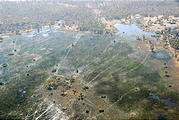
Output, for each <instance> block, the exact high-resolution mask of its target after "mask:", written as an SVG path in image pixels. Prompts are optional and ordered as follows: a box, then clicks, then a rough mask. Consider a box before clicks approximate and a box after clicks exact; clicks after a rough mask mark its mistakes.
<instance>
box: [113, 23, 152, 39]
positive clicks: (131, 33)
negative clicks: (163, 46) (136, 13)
mask: <svg viewBox="0 0 179 120" xmlns="http://www.w3.org/2000/svg"><path fill="white" fill-rule="evenodd" d="M114 26H115V27H116V28H117V29H118V30H119V32H118V33H117V34H123V35H125V36H128V37H131V38H133V39H136V37H137V36H141V35H145V36H147V37H149V36H151V35H153V34H154V33H152V32H146V31H143V30H141V29H140V28H139V27H137V25H135V24H130V25H126V24H119V23H117V24H115V25H114Z"/></svg>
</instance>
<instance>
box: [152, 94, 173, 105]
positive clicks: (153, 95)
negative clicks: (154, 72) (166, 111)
mask: <svg viewBox="0 0 179 120" xmlns="http://www.w3.org/2000/svg"><path fill="white" fill-rule="evenodd" d="M149 98H152V99H154V100H158V101H163V102H165V104H166V105H168V106H169V107H173V106H174V105H175V104H176V103H174V102H171V99H170V98H168V99H163V98H160V97H159V96H157V95H155V94H153V93H150V94H149Z"/></svg>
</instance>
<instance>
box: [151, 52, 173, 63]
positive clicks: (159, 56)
mask: <svg viewBox="0 0 179 120" xmlns="http://www.w3.org/2000/svg"><path fill="white" fill-rule="evenodd" d="M153 57H154V58H156V59H159V60H164V61H168V60H170V59H171V58H172V57H171V55H170V53H169V52H168V51H166V50H159V51H155V52H154V53H153Z"/></svg>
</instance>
